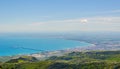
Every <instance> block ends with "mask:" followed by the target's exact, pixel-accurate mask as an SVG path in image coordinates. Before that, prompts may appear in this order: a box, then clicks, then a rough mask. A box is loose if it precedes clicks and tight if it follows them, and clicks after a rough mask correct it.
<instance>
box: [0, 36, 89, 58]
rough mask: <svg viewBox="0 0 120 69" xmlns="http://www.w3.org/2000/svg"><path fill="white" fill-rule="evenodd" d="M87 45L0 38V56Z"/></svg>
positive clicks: (64, 41)
mask: <svg viewBox="0 0 120 69" xmlns="http://www.w3.org/2000/svg"><path fill="white" fill-rule="evenodd" d="M88 45H90V44H89V43H85V42H80V41H75V40H66V39H60V38H34V37H32V38H29V37H27V38H26V37H0V56H12V55H23V54H31V53H38V52H43V51H54V50H63V49H68V48H75V47H79V46H88Z"/></svg>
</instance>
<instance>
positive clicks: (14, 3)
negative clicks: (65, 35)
mask: <svg viewBox="0 0 120 69" xmlns="http://www.w3.org/2000/svg"><path fill="white" fill-rule="evenodd" d="M80 31H117V32H120V0H0V33H9V32H10V33H23V32H26V33H36V32H38V33H39V32H80Z"/></svg>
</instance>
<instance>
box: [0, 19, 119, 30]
mask: <svg viewBox="0 0 120 69" xmlns="http://www.w3.org/2000/svg"><path fill="white" fill-rule="evenodd" d="M65 31H120V17H91V18H78V19H67V20H55V21H46V22H37V23H32V24H1V25H0V32H65Z"/></svg>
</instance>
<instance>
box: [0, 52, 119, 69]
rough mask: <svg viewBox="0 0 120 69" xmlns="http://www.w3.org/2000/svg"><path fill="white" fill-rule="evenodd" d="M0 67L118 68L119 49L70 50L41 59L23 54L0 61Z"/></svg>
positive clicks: (16, 68) (17, 68)
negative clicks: (4, 61) (61, 54)
mask: <svg viewBox="0 0 120 69" xmlns="http://www.w3.org/2000/svg"><path fill="white" fill-rule="evenodd" d="M0 69H120V51H100V52H96V51H92V52H71V53H69V54H65V55H63V56H59V57H58V56H52V57H50V58H48V59H46V60H43V61H38V60H37V59H36V58H34V57H30V56H24V57H19V58H17V59H11V60H10V61H7V62H6V63H2V62H1V63H0Z"/></svg>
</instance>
